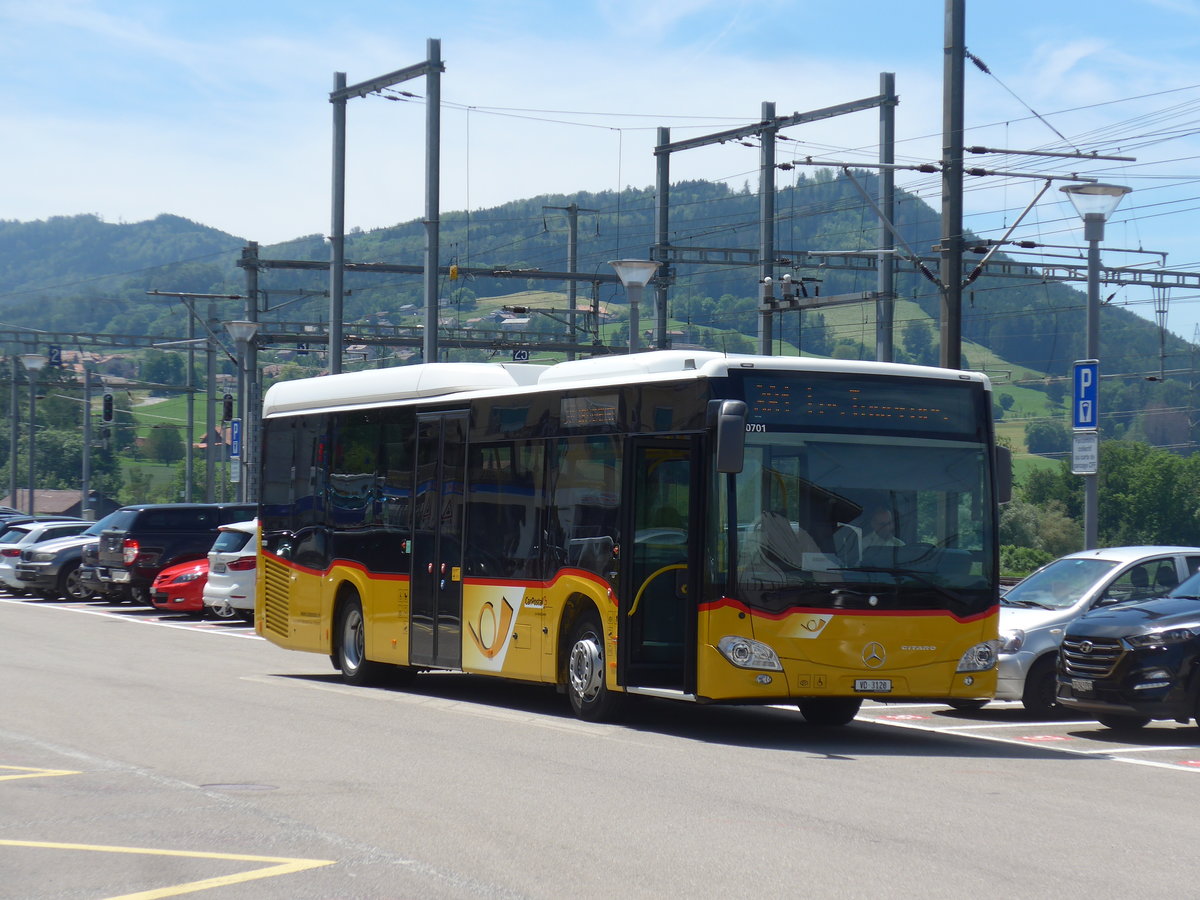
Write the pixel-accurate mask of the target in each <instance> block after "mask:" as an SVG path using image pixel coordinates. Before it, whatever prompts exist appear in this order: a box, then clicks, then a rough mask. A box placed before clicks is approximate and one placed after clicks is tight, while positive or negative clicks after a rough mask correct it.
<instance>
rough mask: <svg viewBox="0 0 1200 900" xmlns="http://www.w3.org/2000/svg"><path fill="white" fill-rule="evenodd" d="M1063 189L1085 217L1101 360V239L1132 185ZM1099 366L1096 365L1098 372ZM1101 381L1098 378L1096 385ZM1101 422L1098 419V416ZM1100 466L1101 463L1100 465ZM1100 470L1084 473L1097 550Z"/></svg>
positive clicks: (1092, 322)
mask: <svg viewBox="0 0 1200 900" xmlns="http://www.w3.org/2000/svg"><path fill="white" fill-rule="evenodd" d="M1060 190H1061V191H1062V192H1063V193H1064V194H1066V195H1067V196H1068V197H1070V198H1071V204H1072V205H1073V206H1074V207H1075V211H1076V212H1077V213H1079V217H1080V218H1081V219H1083V239H1084V240H1085V241H1087V242H1088V267H1087V350H1086V355H1087V358H1088V359H1090V360H1096V361H1097V362H1098V361H1099V359H1100V242H1101V241H1102V240H1104V223H1105V222H1107V221H1108V217H1109V216H1111V215H1112V214H1113V211H1114V210H1116V208H1117V206H1118V204H1120V202H1121V198H1122V197H1124V196H1125V195H1126V194H1128V193H1129V191H1130V190H1131V188H1127V187H1123V186H1122V185H1117V184H1068V185H1066V186H1065V187H1062V188H1060ZM1098 374H1099V368H1097V375H1098ZM1098 387H1099V381H1098V380H1097V388H1098ZM1096 424H1097V426H1098V425H1099V418H1098V417H1097V418H1096ZM1097 469H1099V464H1097ZM1099 489H1100V473H1099V471H1096V472H1094V473H1092V474H1090V475H1084V476H1083V547H1084V549H1085V550H1092V549H1095V547H1096V545H1097V544H1098V543H1099V542H1100V517H1099V510H1100V507H1099V497H1100V490H1099Z"/></svg>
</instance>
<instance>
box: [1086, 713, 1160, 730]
mask: <svg viewBox="0 0 1200 900" xmlns="http://www.w3.org/2000/svg"><path fill="white" fill-rule="evenodd" d="M1096 719H1097V721H1099V723H1100V724H1101V725H1103V726H1104V727H1105V728H1111V729H1112V730H1113V731H1137V730H1138V729H1139V728H1145V727H1146V726H1147V725H1149V724H1150V717H1149V716H1119V715H1115V714H1109V713H1105V714H1104V715H1102V716H1096Z"/></svg>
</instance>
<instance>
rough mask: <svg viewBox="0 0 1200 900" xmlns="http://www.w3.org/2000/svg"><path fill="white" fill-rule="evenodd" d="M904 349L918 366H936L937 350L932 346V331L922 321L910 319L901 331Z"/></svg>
mask: <svg viewBox="0 0 1200 900" xmlns="http://www.w3.org/2000/svg"><path fill="white" fill-rule="evenodd" d="M900 333H901V336H902V337H903V340H904V349H905V351H906V352H907V353H908V355H909V356H910V357H911V358H912V361H913V362H914V363H916V364H917V365H919V366H936V365H937V364H938V356H937V350H936V349H935V348H934V346H933V331H932V329H930V327H929V324H928V323H927V322H925V320H924V319H910V320H909V321H907V322H905V323H904V328H903V329H902V330H901V332H900Z"/></svg>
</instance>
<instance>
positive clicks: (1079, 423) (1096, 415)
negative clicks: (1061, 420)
mask: <svg viewBox="0 0 1200 900" xmlns="http://www.w3.org/2000/svg"><path fill="white" fill-rule="evenodd" d="M1074 381H1075V393H1074V397H1073V399H1072V404H1071V427H1072V428H1073V429H1074V430H1076V431H1095V430H1096V429H1097V428H1099V427H1100V363H1099V361H1098V360H1095V359H1083V360H1079V361H1078V362H1076V363H1075V378H1074Z"/></svg>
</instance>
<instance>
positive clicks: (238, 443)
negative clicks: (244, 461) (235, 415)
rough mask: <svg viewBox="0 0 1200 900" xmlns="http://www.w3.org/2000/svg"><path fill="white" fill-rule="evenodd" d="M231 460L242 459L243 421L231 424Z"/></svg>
mask: <svg viewBox="0 0 1200 900" xmlns="http://www.w3.org/2000/svg"><path fill="white" fill-rule="evenodd" d="M229 458H230V459H241V458H242V420H241V419H233V420H232V421H231V422H230V423H229Z"/></svg>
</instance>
